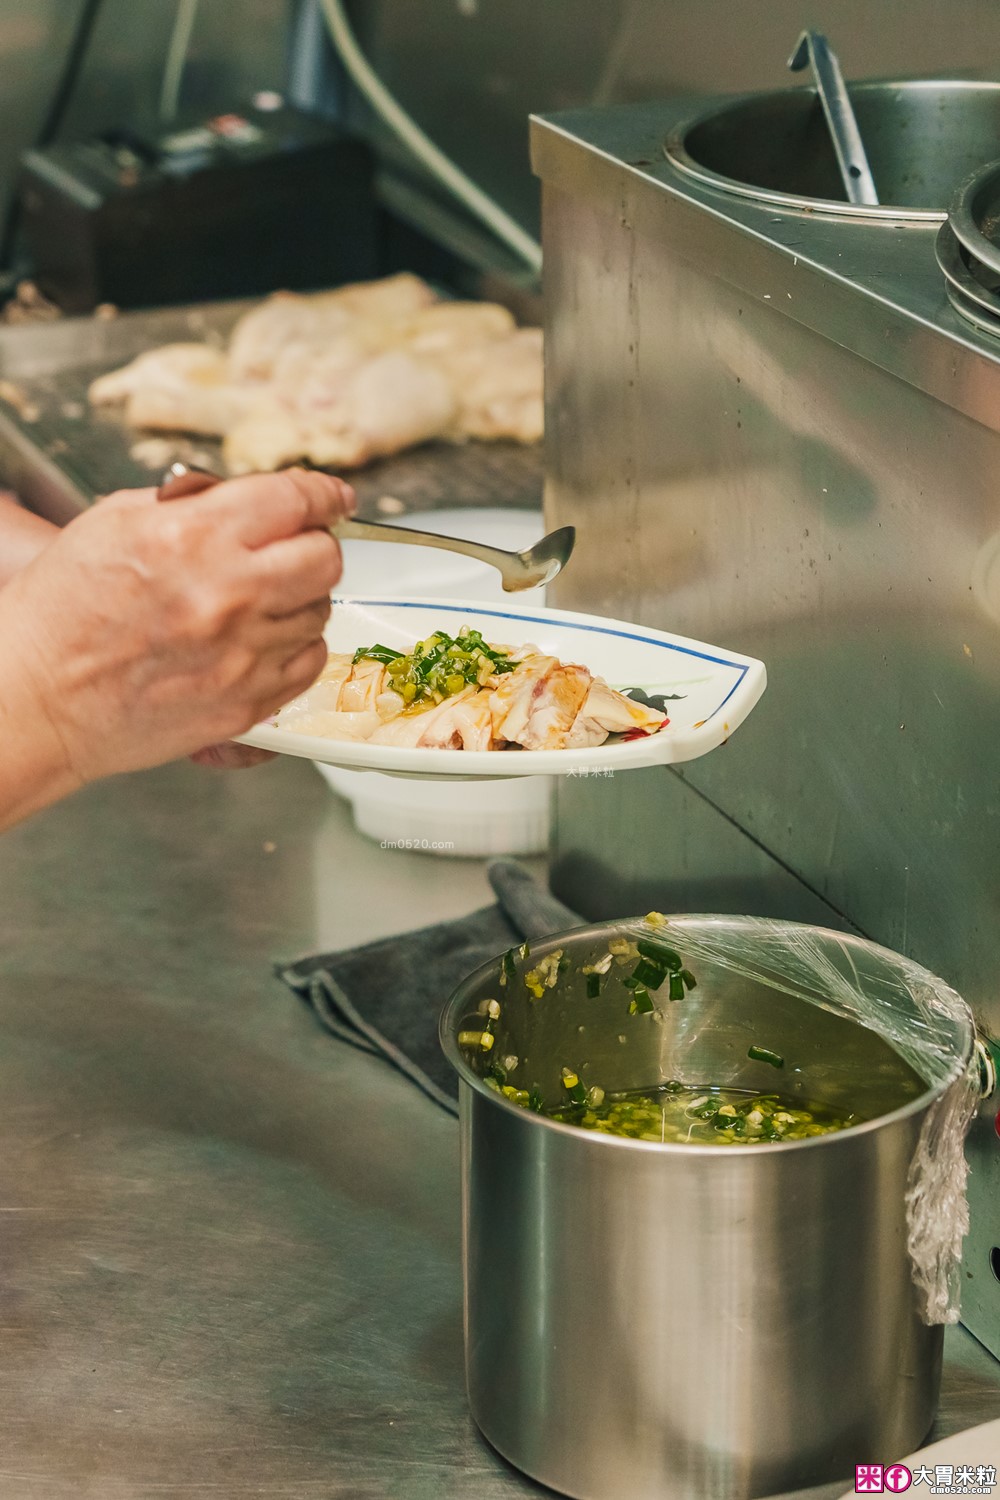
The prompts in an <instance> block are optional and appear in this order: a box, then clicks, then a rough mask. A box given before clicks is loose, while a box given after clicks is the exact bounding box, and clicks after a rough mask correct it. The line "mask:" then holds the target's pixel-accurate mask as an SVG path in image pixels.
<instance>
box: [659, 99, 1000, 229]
mask: <svg viewBox="0 0 1000 1500" xmlns="http://www.w3.org/2000/svg"><path fill="white" fill-rule="evenodd" d="M848 93H849V95H850V100H851V104H852V105H853V106H854V113H855V115H856V117H857V124H858V128H859V130H860V132H861V137H862V140H863V141H864V144H865V150H866V152H867V155H868V160H869V162H870V164H871V171H872V176H873V177H874V179H875V186H876V188H877V190H878V195H879V199H880V203H879V204H878V205H875V204H855V203H848V202H847V201H846V198H845V194H844V188H843V183H842V181H841V179H840V174H839V172H838V169H837V159H836V156H835V154H834V150H833V147H832V145H831V142H830V138H829V132H828V130H827V127H826V122H825V120H824V118H823V111H822V107H821V104H820V99H819V95H818V94H817V92H816V90H815V89H782V90H780V91H779V92H776V93H771V94H751V95H747V96H746V97H743V98H737V99H735V100H730V101H728V102H726V103H724V104H722V105H721V106H718V105H717V106H716V107H715V108H714V109H713V110H712V111H711V112H710V113H708V114H705V115H702V116H700V117H699V118H698V119H696V120H690V121H688V122H687V123H685V124H683V125H680V126H679V127H678V128H676V129H675V130H672V131H671V132H670V135H669V136H668V138H667V141H666V144H665V150H666V154H667V156H668V158H669V159H670V161H671V162H672V163H673V164H674V166H675V167H677V168H679V169H680V171H682V172H684V173H685V174H686V175H687V176H690V177H693V178H696V179H697V180H698V181H699V182H702V183H705V184H706V185H707V186H709V187H714V188H720V189H722V190H723V191H725V192H728V193H736V194H738V195H739V196H741V197H747V198H755V199H757V200H758V201H764V202H768V203H776V204H779V205H781V206H782V207H785V208H808V209H809V210H810V212H812V213H835V214H837V215H838V216H841V217H843V216H845V215H846V216H850V217H852V218H858V219H865V220H870V221H877V220H879V219H882V220H885V221H887V222H889V223H892V224H899V223H911V222H914V223H919V222H926V221H931V222H933V221H935V220H938V221H940V220H943V219H945V218H946V217H947V214H948V207H949V204H950V203H951V200H952V197H953V196H954V193H955V188H956V186H957V184H958V183H960V182H961V181H962V179H963V178H965V177H967V176H968V175H969V173H970V172H973V171H975V170H976V168H977V167H980V166H982V164H983V163H984V162H987V161H992V160H993V159H994V158H995V156H996V143H997V139H998V132H1000V84H997V83H987V82H981V81H973V80H969V79H937V78H913V79H897V80H892V81H886V82H868V83H852V84H851V85H850V86H849V89H848Z"/></svg>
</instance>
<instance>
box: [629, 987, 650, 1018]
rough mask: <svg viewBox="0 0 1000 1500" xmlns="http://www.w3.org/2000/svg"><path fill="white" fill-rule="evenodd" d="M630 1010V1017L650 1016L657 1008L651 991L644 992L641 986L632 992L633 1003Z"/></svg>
mask: <svg viewBox="0 0 1000 1500" xmlns="http://www.w3.org/2000/svg"><path fill="white" fill-rule="evenodd" d="M628 1009H629V1015H640V1016H648V1015H649V1013H650V1012H651V1011H653V1010H655V1009H656V1007H655V1006H654V1004H653V1001H652V998H651V996H650V993H649V991H648V990H644V989H643V988H642V987H641V986H640V987H639V988H638V989H635V990H633V991H632V1003H631V1005H630V1006H629V1008H628Z"/></svg>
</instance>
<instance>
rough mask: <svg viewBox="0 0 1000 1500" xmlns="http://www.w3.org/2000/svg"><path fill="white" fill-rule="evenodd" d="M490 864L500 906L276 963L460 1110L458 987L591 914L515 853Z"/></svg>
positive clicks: (293, 982)
mask: <svg viewBox="0 0 1000 1500" xmlns="http://www.w3.org/2000/svg"><path fill="white" fill-rule="evenodd" d="M487 873H488V875H489V881H490V884H491V885H492V887H493V889H494V891H495V892H496V896H497V905H496V906H486V907H483V908H482V910H480V911H474V912H472V913H471V914H470V915H469V916H467V917H460V918H458V920H457V921H453V922H439V923H437V924H436V925H435V926H433V927H424V928H422V929H421V930H420V931H418V932H406V933H402V934H400V935H398V936H396V937H391V938H383V939H381V940H380V941H379V942H377V943H366V944H365V945H364V947H362V948H349V949H347V950H346V951H344V952H342V953H319V954H313V955H312V956H310V957H306V958H300V959H298V960H296V962H295V963H291V964H278V965H277V966H276V968H277V973H278V975H279V977H280V978H281V979H283V980H284V981H285V983H286V984H288V985H290V986H291V988H292V989H293V990H294V991H295V992H296V994H298V995H300V996H301V997H302V999H303V1000H305V1001H307V1002H308V1004H309V1005H311V1006H312V1008H313V1010H314V1012H315V1014H316V1017H317V1019H318V1020H319V1021H320V1022H321V1023H322V1024H323V1025H324V1026H325V1027H326V1029H327V1030H328V1031H329V1032H331V1033H332V1035H333V1036H335V1037H338V1038H339V1039H340V1040H341V1041H342V1042H349V1043H350V1044H351V1046H352V1047H358V1048H360V1049H361V1051H363V1052H371V1053H374V1054H375V1055H376V1056H382V1057H384V1058H386V1059H387V1061H389V1062H391V1063H392V1064H394V1066H395V1067H397V1068H398V1069H399V1070H400V1072H401V1073H405V1074H406V1076H407V1077H408V1078H410V1079H412V1080H413V1082H414V1083H415V1084H416V1085H417V1087H418V1088H421V1089H423V1091H424V1093H425V1094H427V1095H428V1097H429V1098H431V1099H433V1100H434V1102H435V1103H436V1104H440V1105H441V1107H442V1109H446V1110H448V1111H449V1113H451V1114H457V1113H458V1081H457V1079H456V1077H455V1074H454V1072H453V1070H452V1068H451V1067H450V1065H449V1064H448V1063H447V1061H446V1060H445V1057H444V1054H443V1053H442V1051H441V1047H440V1044H439V1042H438V1034H437V1028H438V1016H439V1015H440V1013H441V1008H442V1006H443V1005H444V1002H445V1001H446V1000H447V999H448V996H449V995H450V994H451V992H452V990H454V989H455V987H456V985H458V984H460V983H461V981H462V980H463V979H465V978H466V977H467V975H469V974H471V973H472V972H473V970H474V969H478V968H479V966H480V965H481V964H484V963H487V962H488V961H489V960H490V959H491V958H497V957H499V955H500V954H501V953H503V952H504V951H505V950H506V949H507V948H510V947H512V946H514V945H515V944H520V943H523V942H524V940H525V939H526V938H527V939H529V940H531V939H533V938H542V937H547V936H548V935H549V934H550V933H553V932H562V931H563V930H564V929H566V928H568V927H578V926H579V925H580V922H581V920H582V919H581V918H580V917H578V916H577V915H576V913H575V912H572V911H570V909H569V907H568V906H563V904H562V902H561V901H557V900H556V898H555V897H554V896H552V895H550V893H549V892H548V891H547V890H545V888H544V887H543V886H541V885H539V883H538V881H537V880H535V878H534V876H533V875H531V874H530V872H529V871H528V870H526V869H524V867H523V866H522V865H519V864H517V863H516V862H515V861H514V860H504V859H498V860H494V862H493V863H492V864H491V865H490V867H489V870H488V872H487Z"/></svg>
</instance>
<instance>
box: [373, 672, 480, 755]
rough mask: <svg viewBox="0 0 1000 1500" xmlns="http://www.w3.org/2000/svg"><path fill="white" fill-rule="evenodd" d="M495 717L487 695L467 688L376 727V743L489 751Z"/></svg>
mask: <svg viewBox="0 0 1000 1500" xmlns="http://www.w3.org/2000/svg"><path fill="white" fill-rule="evenodd" d="M491 739H492V720H491V717H490V711H489V705H488V703H487V702H486V694H485V693H479V692H477V690H476V689H475V688H471V687H469V688H464V689H463V690H462V692H460V693H456V694H455V696H454V698H446V699H445V701H444V702H443V703H439V704H438V705H437V707H436V708H427V709H424V710H423V711H422V712H420V713H407V714H401V715H400V716H399V717H398V718H396V719H393V720H392V722H391V723H389V724H383V725H382V727H381V728H380V729H376V731H375V733H374V734H373V735H372V737H371V743H372V744H373V745H399V746H402V747H403V748H404V749H411V750H412V749H417V748H419V749H422V750H488V749H489V748H490V742H491Z"/></svg>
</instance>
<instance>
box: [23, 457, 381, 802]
mask: <svg viewBox="0 0 1000 1500" xmlns="http://www.w3.org/2000/svg"><path fill="white" fill-rule="evenodd" d="M351 510H353V493H352V491H351V490H350V489H349V487H348V486H347V485H344V484H343V483H342V482H341V481H339V480H336V479H333V478H331V477H329V476H328V475H324V474H318V473H309V472H306V471H303V470H288V471H286V472H285V473H282V474H276V475H255V476H251V477H248V478H245V479H237V480H232V481H227V482H224V483H221V484H219V485H218V486H216V487H215V488H214V489H213V490H212V491H211V492H209V493H206V494H202V495H198V496H194V497H192V498H190V499H182V500H176V501H173V502H172V503H171V504H170V505H163V506H160V505H157V504H155V501H154V493H153V491H151V490H149V491H131V492H122V493H120V494H117V495H113V496H110V497H109V498H108V499H106V500H104V501H101V502H100V503H99V504H98V505H96V506H94V507H93V509H92V510H90V511H88V512H86V513H85V514H84V515H82V516H79V517H78V518H77V519H76V520H74V521H72V522H71V523H70V524H69V525H68V526H67V527H66V528H65V530H64V531H62V532H61V533H60V535H59V536H58V537H56V538H55V539H54V540H53V541H52V543H51V544H50V545H49V546H48V547H47V548H46V549H45V551H44V552H43V553H42V555H41V556H39V557H38V558H37V559H36V561H35V562H33V563H32V564H31V565H30V566H29V567H27V568H26V569H24V570H23V571H22V572H21V573H19V574H18V575H17V577H15V578H14V579H13V580H12V582H11V583H10V584H9V585H8V586H7V588H6V589H4V590H3V592H2V594H0V641H2V642H3V657H4V663H3V667H0V687H2V688H3V690H4V692H5V693H6V694H7V702H8V704H15V705H19V706H22V707H23V710H24V712H26V713H27V714H28V716H29V718H31V719H32V720H33V721H34V722H37V723H44V725H45V726H46V729H47V734H48V739H49V745H48V751H49V754H50V758H51V754H52V753H53V752H54V751H55V749H56V748H58V753H59V755H60V756H61V759H62V770H63V772H66V771H68V772H69V773H70V774H71V776H72V778H73V780H74V781H75V782H76V783H77V784H79V783H81V782H84V781H90V780H95V779H97V778H98V777H100V776H105V775H110V774H113V773H114V772H117V771H127V770H136V769H139V768H141V767H144V766H151V765H155V764H158V763H160V762H162V761H165V760H171V759H174V758H175V757H177V756H180V755H184V754H190V753H192V752H194V751H199V750H202V749H203V747H205V746H209V747H211V751H210V752H208V753H209V754H215V750H216V747H217V746H218V745H219V743H220V742H223V741H226V740H229V739H231V738H232V737H233V736H234V735H237V734H240V733H242V732H244V731H245V730H247V729H249V728H250V726H251V725H252V724H254V723H257V722H258V721H259V720H261V719H263V718H267V717H268V716H269V715H270V714H272V713H274V712H275V711H276V710H277V709H278V708H279V707H281V706H282V704H284V703H286V702H288V701H289V700H290V699H291V698H293V697H295V696H296V695H297V694H298V693H300V692H302V691H304V690H305V688H306V687H308V686H309V684H310V683H311V682H312V681H313V680H314V679H315V677H316V676H317V675H318V674H319V672H320V671H321V670H322V668H323V666H324V664H325V661H326V647H325V645H324V644H323V639H322V632H323V626H324V625H325V623H326V620H327V618H328V616H329V612H330V602H329V593H330V590H331V588H332V587H333V586H334V584H335V583H336V582H337V580H338V578H339V577H340V567H341V563H340V550H339V547H338V546H337V543H336V541H335V540H334V539H333V537H331V536H330V534H329V532H328V531H327V530H326V529H325V528H326V527H327V526H329V525H330V524H331V523H332V522H333V521H334V520H335V519H336V518H337V517H338V516H340V515H343V514H345V513H349V512H350V511H351ZM11 664H14V666H13V668H12V666H11ZM5 718H6V719H7V720H8V721H9V722H13V720H12V719H11V716H10V714H9V713H8V714H7V715H5ZM243 748H244V747H233V750H234V751H235V752H238V753H240V758H241V759H242V758H243V757H242V750H243ZM255 758H256V757H255Z"/></svg>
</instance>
